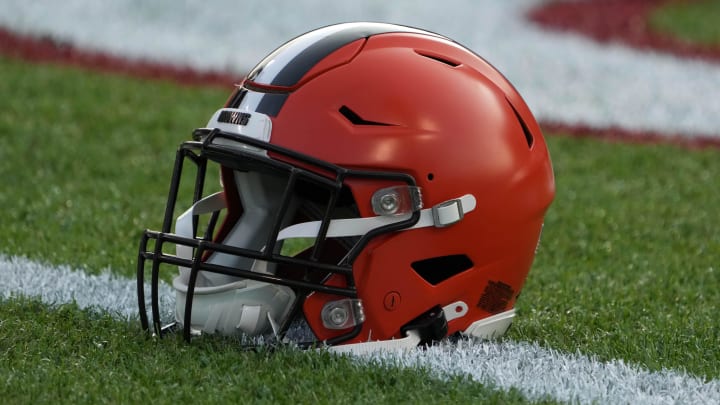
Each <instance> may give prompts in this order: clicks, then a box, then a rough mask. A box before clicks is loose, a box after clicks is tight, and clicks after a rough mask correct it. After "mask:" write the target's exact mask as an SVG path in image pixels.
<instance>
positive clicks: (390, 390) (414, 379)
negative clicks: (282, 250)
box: [0, 299, 523, 404]
mask: <svg viewBox="0 0 720 405" xmlns="http://www.w3.org/2000/svg"><path fill="white" fill-rule="evenodd" d="M2 304H3V305H0V319H2V328H0V358H2V365H3V366H2V367H0V381H3V382H4V384H0V395H2V397H3V401H4V402H5V403H59V402H60V403H72V404H81V403H87V404H97V403H128V404H131V403H132V404H135V403H147V402H150V401H152V403H157V404H178V403H198V402H199V403H221V404H227V403H282V404H293V403H325V404H345V403H410V402H413V403H427V402H436V403H472V402H476V401H477V400H478V399H479V398H482V400H483V401H485V400H487V401H488V402H489V403H522V402H523V400H522V398H521V397H520V395H519V394H518V393H517V392H510V393H501V392H497V391H492V390H491V389H489V388H486V387H482V386H480V385H478V384H472V383H468V381H466V379H464V378H460V377H458V378H454V379H452V380H450V381H447V382H446V381H440V380H438V379H435V378H432V377H431V376H429V375H428V372H427V371H425V370H408V369H391V368H388V367H384V366H382V365H378V364H360V363H357V362H353V361H351V360H350V359H349V358H347V357H340V356H334V355H331V354H329V353H328V352H302V351H298V350H290V349H278V350H275V351H271V350H268V349H258V350H253V351H239V350H238V349H237V345H234V344H233V341H232V340H223V339H203V340H201V341H196V342H194V343H193V344H192V345H188V344H186V343H185V342H184V341H182V340H181V339H179V338H178V339H173V338H170V339H164V340H163V341H162V342H158V341H155V340H153V339H150V338H148V337H147V336H146V335H144V334H143V333H141V331H140V330H139V328H138V327H137V326H136V325H126V324H123V323H120V322H117V321H116V320H114V319H112V318H110V317H109V316H108V315H103V314H97V313H93V312H90V311H81V310H79V309H78V308H77V307H75V306H73V305H64V306H60V307H58V308H56V309H54V310H49V309H48V308H47V307H46V306H44V305H41V304H38V303H37V302H34V301H28V300H22V299H21V300H13V301H6V302H3V303H2Z"/></svg>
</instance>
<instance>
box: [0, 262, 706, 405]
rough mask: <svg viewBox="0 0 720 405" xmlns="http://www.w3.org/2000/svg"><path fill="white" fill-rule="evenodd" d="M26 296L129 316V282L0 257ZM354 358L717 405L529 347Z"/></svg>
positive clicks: (573, 394) (537, 390)
mask: <svg viewBox="0 0 720 405" xmlns="http://www.w3.org/2000/svg"><path fill="white" fill-rule="evenodd" d="M160 295H161V297H162V298H161V302H162V304H161V313H162V314H163V315H164V316H165V317H171V316H172V312H173V305H174V304H173V303H174V298H173V292H172V289H171V288H170V286H168V285H167V284H162V285H161V288H160ZM17 296H27V297H34V298H38V299H40V300H41V301H42V302H44V303H47V304H50V305H60V304H64V303H71V302H75V303H77V305H78V306H79V307H81V308H95V309H98V310H102V311H106V312H108V313H110V314H113V315H114V316H115V317H117V318H118V319H122V320H126V321H127V320H135V319H137V302H136V283H135V280H134V279H128V278H125V277H121V276H117V275H114V274H112V273H111V272H110V271H109V270H107V271H104V272H102V273H101V274H99V275H91V274H87V273H85V272H84V271H82V270H77V269H73V268H71V267H69V266H49V265H45V264H42V263H39V262H36V261H32V260H28V259H26V258H22V257H16V256H4V255H0V298H2V299H8V298H11V297H17ZM358 360H359V361H371V362H372V361H380V362H384V363H388V364H393V365H399V366H403V367H426V368H428V369H430V370H431V371H432V372H433V373H434V374H435V375H437V376H438V377H439V378H448V377H449V376H453V375H467V376H469V377H471V378H472V379H473V380H475V381H478V382H480V383H483V384H487V385H491V386H495V387H497V388H499V389H502V390H509V389H511V388H514V389H517V390H519V391H520V392H521V393H522V394H523V395H524V396H525V397H527V398H528V399H531V400H538V399H543V398H552V399H555V400H558V401H563V402H573V403H594V402H595V403H635V404H641V403H647V404H666V403H667V404H671V403H720V380H717V379H715V380H711V381H704V380H703V379H701V378H698V377H694V376H691V375H689V374H687V373H685V372H681V371H676V370H663V371H660V372H653V371H648V370H646V369H644V368H642V367H640V366H637V365H633V364H628V363H626V362H624V361H623V360H613V361H599V360H597V359H596V358H594V357H593V356H587V355H583V354H580V353H574V354H572V353H563V352H560V351H557V350H553V349H548V348H544V347H541V346H539V345H538V344H536V343H529V342H514V341H509V340H505V341H502V342H487V341H485V342H480V341H467V340H460V341H457V342H446V343H443V344H440V345H438V346H434V347H431V348H427V349H412V350H403V351H395V352H384V353H375V354H373V355H368V356H360V357H358Z"/></svg>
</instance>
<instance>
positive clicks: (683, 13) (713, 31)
mask: <svg viewBox="0 0 720 405" xmlns="http://www.w3.org/2000/svg"><path fill="white" fill-rule="evenodd" d="M719 21H720V2H718V1H717V0H698V1H675V2H669V3H667V4H665V5H663V6H662V7H659V8H657V9H656V10H654V11H653V12H652V13H650V16H649V23H650V27H651V28H652V29H654V30H657V31H659V32H663V33H666V34H670V35H674V36H677V37H679V38H682V39H684V40H686V41H688V42H696V43H700V44H705V45H713V46H720V24H718V22H719Z"/></svg>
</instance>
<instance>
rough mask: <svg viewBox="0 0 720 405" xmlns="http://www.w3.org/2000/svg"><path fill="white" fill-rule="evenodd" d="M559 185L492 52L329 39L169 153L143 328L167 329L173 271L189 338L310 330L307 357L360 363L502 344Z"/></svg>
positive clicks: (368, 28)
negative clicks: (412, 350)
mask: <svg viewBox="0 0 720 405" xmlns="http://www.w3.org/2000/svg"><path fill="white" fill-rule="evenodd" d="M188 167H192V168H194V169H191V171H192V172H193V173H194V177H193V178H194V181H190V183H188V184H190V185H187V186H186V185H184V184H186V182H187V180H186V181H183V180H181V179H182V174H183V173H185V172H187V170H186V169H187V168H188ZM213 167H214V168H213ZM217 172H219V180H220V183H221V186H217V187H219V189H217V190H215V191H216V192H208V191H207V190H205V189H206V181H205V180H206V177H208V176H210V175H212V174H215V173H217ZM212 183H213V184H215V182H212ZM208 184H210V182H208ZM554 192H555V185H554V178H553V170H552V165H551V161H550V157H549V154H548V150H547V147H546V144H545V141H544V139H543V135H542V134H541V132H540V128H539V126H538V124H537V122H536V120H535V118H534V117H533V115H532V113H531V112H530V110H529V108H528V106H527V105H526V103H525V102H524V101H523V99H522V98H521V96H520V95H519V94H518V92H517V91H516V89H515V88H514V87H513V86H512V85H511V84H510V83H509V82H508V80H507V79H506V78H505V77H503V75H502V74H501V73H499V72H498V71H497V70H496V69H495V68H493V67H492V66H491V65H490V64H489V63H488V62H486V61H485V60H483V59H482V58H481V57H479V56H477V55H476V54H475V53H473V52H471V51H470V50H468V49H466V48H464V47H463V46H461V45H459V44H458V43H456V42H453V41H452V40H450V39H448V38H446V37H444V36H441V35H438V34H435V33H431V32H427V31H424V30H420V29H415V28H410V27H405V26H399V25H392V24H384V23H344V24H337V25H331V26H328V27H324V28H320V29H317V30H314V31H311V32H309V33H306V34H304V35H301V36H299V37H297V38H295V39H293V40H291V41H289V42H287V43H286V44H284V45H282V46H281V47H280V48H278V49H277V50H275V51H274V52H272V53H271V54H270V55H269V56H267V57H266V58H265V59H264V60H262V61H261V62H260V63H259V64H258V65H257V66H256V67H255V68H254V69H252V71H250V73H249V74H248V75H247V76H246V77H245V78H244V79H243V80H242V81H241V82H240V83H239V84H237V85H236V88H235V90H234V91H233V93H232V94H231V95H230V97H229V99H228V100H227V102H226V104H225V107H223V108H220V109H219V110H218V111H216V112H215V113H214V114H213V115H212V117H211V118H210V121H209V122H208V124H207V126H206V127H204V128H200V129H196V130H195V131H194V133H193V140H192V141H187V142H185V143H183V144H182V145H181V146H180V148H179V149H178V152H177V159H176V162H175V167H174V171H173V175H172V180H171V185H170V192H169V196H168V202H167V207H166V211H165V217H164V222H163V226H162V230H161V231H159V232H157V231H150V230H148V231H145V232H144V234H143V237H142V240H141V244H140V250H139V257H138V269H137V270H138V274H137V277H138V302H139V306H140V318H141V323H142V326H143V327H144V328H146V329H149V328H150V327H152V329H153V331H154V332H155V333H156V334H159V335H162V334H163V332H164V330H165V327H166V325H164V322H165V321H166V320H161V315H160V310H159V299H160V297H159V293H158V284H159V283H160V280H161V279H162V277H161V275H160V273H161V272H163V271H164V270H163V269H164V268H171V269H174V270H172V271H173V272H175V273H176V272H177V271H178V270H177V269H178V268H179V274H177V273H176V274H177V276H176V277H175V278H174V280H173V282H172V286H173V288H174V290H175V293H176V310H175V321H176V323H177V325H178V327H182V329H183V333H184V336H185V338H186V339H188V340H189V339H190V338H191V336H194V335H197V334H202V333H220V334H223V335H248V336H270V337H277V338H283V337H287V336H288V333H289V331H290V330H295V329H300V330H302V329H303V328H304V329H305V330H309V331H311V333H308V337H307V341H305V342H298V343H300V344H308V345H312V344H328V345H332V346H336V347H340V348H342V347H345V348H346V349H347V350H356V351H360V350H366V349H374V348H382V347H396V346H414V345H418V344H424V343H428V342H431V341H435V340H439V339H442V338H444V337H446V336H449V335H453V334H457V333H461V334H465V335H469V336H476V337H481V338H490V337H494V336H499V335H501V334H503V333H504V332H505V330H506V329H507V328H508V326H509V325H510V322H511V320H512V317H513V316H514V309H513V308H514V305H515V301H516V299H517V298H518V296H519V294H520V290H521V289H522V287H523V284H524V282H525V279H526V277H527V275H528V271H529V270H530V267H531V264H532V262H533V259H534V256H535V251H536V247H537V244H538V241H539V238H540V233H541V230H542V226H543V217H544V214H545V212H546V210H547V208H548V207H549V205H550V203H551V201H552V200H553V197H554ZM183 196H185V197H186V199H184V197H183ZM190 200H191V201H190ZM176 210H177V211H178V212H177V213H176ZM180 211H182V212H180ZM178 213H179V215H178ZM173 227H174V230H173ZM148 268H149V269H150V271H149V273H150V274H149V276H146V273H147V270H148ZM146 277H149V278H150V279H151V286H150V297H147V298H146V296H145V289H144V285H145V280H146ZM148 303H149V305H150V306H151V316H152V318H151V320H150V321H151V322H150V321H149V320H148V314H147V305H148ZM150 324H152V326H151V325H150ZM293 328H295V329H293Z"/></svg>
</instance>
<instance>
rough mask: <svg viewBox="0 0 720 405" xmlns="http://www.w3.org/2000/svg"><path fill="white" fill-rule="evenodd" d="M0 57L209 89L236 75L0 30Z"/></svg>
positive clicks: (235, 79) (234, 79)
mask: <svg viewBox="0 0 720 405" xmlns="http://www.w3.org/2000/svg"><path fill="white" fill-rule="evenodd" d="M0 54H2V55H5V56H9V57H13V58H18V59H22V60H26V61H30V62H41V63H48V62H49V63H59V64H64V65H71V66H77V67H82V68H88V69H93V70H99V71H102V72H109V73H115V74H123V75H128V76H133V77H142V78H146V79H153V80H160V79H162V80H170V81H173V82H177V83H180V84H186V85H213V86H223V87H227V88H229V87H230V85H232V84H233V83H236V82H238V81H239V80H240V77H238V76H237V75H230V74H227V73H219V72H198V71H195V70H192V69H190V68H180V67H174V66H170V65H165V64H159V63H153V62H148V61H142V60H128V59H125V58H122V57H118V56H114V55H109V54H106V53H102V52H95V51H88V50H83V49H78V48H75V47H73V46H72V45H71V44H68V43H64V42H59V41H56V40H54V39H52V38H49V37H42V38H34V37H30V36H23V35H18V34H15V33H12V32H10V31H8V30H5V29H3V28H0Z"/></svg>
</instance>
